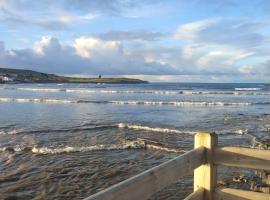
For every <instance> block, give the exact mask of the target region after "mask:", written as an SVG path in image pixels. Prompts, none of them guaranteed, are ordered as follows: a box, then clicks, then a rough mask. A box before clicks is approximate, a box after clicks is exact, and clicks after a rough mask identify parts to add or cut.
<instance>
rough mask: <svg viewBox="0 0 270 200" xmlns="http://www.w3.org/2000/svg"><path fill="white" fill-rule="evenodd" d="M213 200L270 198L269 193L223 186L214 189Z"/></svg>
mask: <svg viewBox="0 0 270 200" xmlns="http://www.w3.org/2000/svg"><path fill="white" fill-rule="evenodd" d="M214 197H215V200H270V194H265V193H259V192H252V191H245V190H238V189H231V188H224V189H216V192H215V194H214Z"/></svg>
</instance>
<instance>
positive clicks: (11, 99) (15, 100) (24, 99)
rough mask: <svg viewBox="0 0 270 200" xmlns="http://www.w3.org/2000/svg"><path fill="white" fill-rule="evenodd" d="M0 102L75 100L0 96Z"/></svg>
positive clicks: (62, 101)
mask: <svg viewBox="0 0 270 200" xmlns="http://www.w3.org/2000/svg"><path fill="white" fill-rule="evenodd" d="M0 102H20V103H24V102H32V103H58V104H59V103H76V102H77V101H75V100H68V99H45V98H44V99H39V98H33V99H30V98H6V97H1V98H0Z"/></svg>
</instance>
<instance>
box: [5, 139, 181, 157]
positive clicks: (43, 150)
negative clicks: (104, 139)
mask: <svg viewBox="0 0 270 200" xmlns="http://www.w3.org/2000/svg"><path fill="white" fill-rule="evenodd" d="M126 149H151V150H159V151H166V152H174V153H181V152H185V151H184V150H178V149H173V148H168V147H162V146H158V145H155V144H148V143H147V142H145V141H143V140H141V139H138V140H134V141H125V142H123V143H121V144H106V145H105V144H100V145H92V146H80V147H76V146H65V147H37V146H34V147H22V146H19V145H17V146H15V147H14V148H12V147H3V148H0V152H23V151H28V152H32V153H33V154H61V153H73V152H92V151H113V150H126Z"/></svg>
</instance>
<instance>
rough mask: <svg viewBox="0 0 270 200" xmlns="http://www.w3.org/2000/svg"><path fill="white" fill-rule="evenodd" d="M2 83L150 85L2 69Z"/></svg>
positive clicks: (0, 75) (126, 79) (134, 81)
mask: <svg viewBox="0 0 270 200" xmlns="http://www.w3.org/2000/svg"><path fill="white" fill-rule="evenodd" d="M0 83H2V84H5V83H93V84H99V83H104V84H105V83H107V84H138V83H148V82H147V81H143V80H140V79H133V78H103V77H101V75H99V77H96V78H81V77H67V76H58V75H55V74H47V73H42V72H37V71H32V70H26V69H10V68H0Z"/></svg>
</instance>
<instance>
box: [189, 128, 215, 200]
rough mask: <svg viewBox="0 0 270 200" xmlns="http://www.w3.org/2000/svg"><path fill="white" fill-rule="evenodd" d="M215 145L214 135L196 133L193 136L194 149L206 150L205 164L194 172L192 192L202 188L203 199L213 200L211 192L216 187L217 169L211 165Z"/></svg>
mask: <svg viewBox="0 0 270 200" xmlns="http://www.w3.org/2000/svg"><path fill="white" fill-rule="evenodd" d="M216 145H217V135H216V134H215V133H197V134H196V135H195V144H194V146H195V148H198V147H200V146H204V147H205V148H206V156H205V158H206V160H205V164H203V165H201V166H200V167H198V168H197V169H195V170H194V191H196V190H198V189H199V188H201V187H202V188H204V189H205V192H204V199H205V200H213V191H214V188H215V186H216V174H217V169H216V166H215V165H214V164H213V150H214V147H215V146H216Z"/></svg>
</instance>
